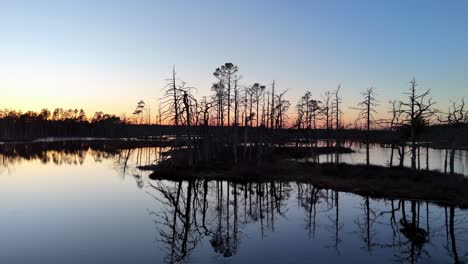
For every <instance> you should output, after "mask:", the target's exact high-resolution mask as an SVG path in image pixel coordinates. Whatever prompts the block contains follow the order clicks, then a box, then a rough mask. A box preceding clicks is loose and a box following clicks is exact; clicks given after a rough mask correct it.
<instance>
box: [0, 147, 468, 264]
mask: <svg viewBox="0 0 468 264" xmlns="http://www.w3.org/2000/svg"><path fill="white" fill-rule="evenodd" d="M164 151H166V149H162V148H157V147H155V148H152V147H151V148H134V149H117V150H115V149H114V150H108V149H103V148H99V147H94V146H87V145H83V146H81V147H77V148H74V149H73V148H70V149H66V150H63V149H58V148H56V149H52V150H44V149H42V150H41V149H38V150H36V149H34V148H31V147H30V148H27V149H19V150H10V151H4V152H3V154H2V162H3V163H2V164H3V165H8V166H17V167H26V166H28V164H29V162H31V161H33V160H39V161H41V163H42V164H44V165H43V168H44V170H45V172H47V168H50V167H48V166H50V165H52V164H56V165H61V168H65V169H67V170H66V172H69V173H70V174H71V173H72V172H73V170H75V169H74V167H75V166H81V167H86V168H89V169H90V170H94V169H96V168H98V167H99V168H102V167H105V168H107V169H106V170H105V172H106V173H107V174H111V175H112V176H113V177H122V178H125V179H130V183H131V185H129V186H128V188H130V189H132V190H138V193H139V194H141V198H138V199H136V198H135V197H134V196H131V197H130V198H126V199H127V202H128V204H127V203H122V202H121V203H119V204H118V205H116V206H117V207H118V208H117V209H116V211H118V213H115V214H116V215H113V216H112V219H118V218H119V217H120V218H126V217H127V218H128V216H126V215H128V212H129V211H130V209H132V208H135V207H136V208H138V207H141V208H143V210H144V214H142V215H138V214H134V215H132V216H130V218H132V217H134V218H136V219H135V220H133V221H128V222H125V223H124V224H121V225H120V226H116V227H115V228H114V229H113V232H115V233H119V232H123V231H122V230H133V232H135V233H139V234H150V235H151V236H153V234H154V238H155V239H156V243H155V244H151V243H150V242H148V241H145V240H143V239H142V238H141V241H139V240H138V239H137V238H133V240H132V243H134V244H136V245H138V246H142V245H143V244H150V245H149V247H148V248H145V251H142V252H141V253H140V254H142V255H143V256H146V257H143V259H144V260H145V261H146V262H160V261H164V262H166V263H182V262H189V263H191V262H193V263H213V262H219V261H222V260H225V259H227V260H229V261H230V262H233V263H245V262H257V263H281V262H286V261H290V262H294V263H305V262H309V261H310V260H311V259H315V260H317V261H318V262H328V263H343V262H350V261H353V262H354V261H356V262H377V261H378V262H382V263H395V262H401V263H426V262H442V263H450V262H451V263H463V262H464V261H465V262H466V261H467V260H468V250H467V248H468V240H466V235H467V232H468V222H467V221H466V220H467V216H468V212H467V211H466V210H461V209H458V208H455V207H451V206H445V207H443V206H442V207H441V206H438V205H435V204H432V203H429V202H425V201H405V200H381V199H373V198H371V197H363V196H358V195H353V194H349V193H341V192H337V191H333V190H327V189H321V188H319V187H317V186H314V185H311V184H306V183H295V182H290V183H285V182H275V181H270V182H228V181H208V180H203V179H201V180H196V179H192V180H189V181H161V180H151V179H149V177H148V174H149V173H148V172H144V171H141V170H139V169H138V166H140V165H146V164H151V163H154V162H158V160H160V159H162V158H164V155H163V152H164ZM435 153H436V152H435ZM441 153H444V152H443V151H441ZM344 157H345V156H342V159H345V158H344ZM12 176H20V175H15V173H14V172H13V173H12ZM8 178H9V179H11V178H12V177H8ZM2 179H3V178H2ZM83 180H85V179H83ZM42 184H44V185H47V184H52V183H50V182H48V181H44V182H42ZM121 184H123V182H122V183H121ZM44 188H45V186H44ZM85 188H90V187H85ZM121 188H122V187H121V186H118V185H117V184H108V185H106V186H105V190H107V191H110V192H111V193H112V197H114V198H115V199H118V198H120V197H121V196H122V195H124V194H123V193H122V190H121ZM69 191H73V190H69ZM87 191H90V190H86V189H80V188H77V190H76V193H77V194H82V193H86V192H87ZM12 195H15V196H17V195H19V196H21V194H18V193H13V194H12ZM2 197H3V196H2ZM5 198H10V199H14V197H7V196H5V197H3V200H5ZM132 199H133V200H132ZM54 202H55V201H50V203H51V204H53V203H54ZM63 202H64V203H66V202H67V201H63ZM75 203H76V201H75ZM83 206H84V207H86V208H89V210H92V211H93V212H98V211H99V208H98V207H95V206H96V205H93V204H90V203H87V204H84V205H83ZM46 208H47V207H46ZM44 212H46V210H44ZM47 212H48V214H56V215H55V218H56V219H60V218H61V217H62V215H61V214H60V211H50V210H49V211H47ZM89 217H91V218H92V217H93V215H90V216H89ZM94 217H96V219H95V221H96V225H97V226H98V228H102V227H104V225H108V224H109V223H102V222H99V218H98V215H96V216H94ZM3 218H4V217H3ZM140 218H141V219H140ZM112 219H111V221H112V225H115V224H116V223H115V221H113V220H112ZM137 220H138V221H137ZM146 220H148V221H152V223H151V225H149V226H146V225H141V224H140V225H138V224H135V222H138V223H140V222H144V221H146ZM63 221H65V220H63ZM47 224H48V223H46V222H45V223H42V225H47ZM10 225H13V226H15V222H12V223H10ZM51 225H53V223H51ZM100 225H102V226H100ZM0 229H1V228H0ZM15 230H18V231H17V233H16V234H15V235H18V233H20V234H19V235H20V236H25V237H28V235H27V234H25V232H26V231H22V229H21V228H19V227H18V228H16V229H15ZM70 232H71V231H70ZM2 233H3V232H2ZM58 236H62V234H54V233H52V234H51V237H42V238H41V243H45V244H47V243H49V239H54V238H55V239H56V237H58ZM63 237H64V239H66V238H68V237H69V236H67V235H66V234H64V235H63ZM5 239H8V236H6V237H5ZM29 239H30V240H33V239H34V238H33V237H30V238H29ZM94 239H96V241H97V244H96V249H95V250H96V251H93V249H92V248H89V247H87V248H86V250H87V252H88V254H89V255H90V256H93V255H94V254H99V252H97V251H98V250H100V245H104V244H106V245H109V244H111V245H112V244H114V243H116V245H118V241H116V240H115V239H113V238H112V237H111V236H109V237H105V236H103V237H99V238H94ZM5 243H6V242H5ZM10 249H11V250H13V251H14V252H15V251H19V249H16V250H15V248H10ZM21 250H25V252H26V253H25V254H28V253H29V252H31V251H32V250H33V249H32V248H28V247H26V249H23V247H21ZM49 254H52V253H49ZM114 254H115V256H113V258H112V259H106V260H113V261H115V260H118V258H119V256H120V257H122V256H124V255H126V254H127V252H126V250H125V248H123V249H122V250H121V252H114ZM0 255H1V254H0ZM140 257H141V256H140ZM0 260H2V258H1V257H0ZM3 260H4V259H3ZM50 260H51V261H48V262H54V259H50ZM45 261H46V262H47V259H45ZM72 262H73V261H72ZM75 262H77V263H78V262H80V259H76V260H75ZM81 262H82V261H81ZM116 262H118V261H116ZM10 263H11V261H10Z"/></svg>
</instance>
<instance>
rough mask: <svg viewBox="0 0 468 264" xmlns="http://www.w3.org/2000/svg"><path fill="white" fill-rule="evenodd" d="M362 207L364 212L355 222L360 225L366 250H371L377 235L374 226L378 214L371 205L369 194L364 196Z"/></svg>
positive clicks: (359, 228)
mask: <svg viewBox="0 0 468 264" xmlns="http://www.w3.org/2000/svg"><path fill="white" fill-rule="evenodd" d="M361 208H362V211H363V214H362V216H361V217H358V218H357V219H356V220H355V223H356V225H357V227H358V230H359V231H358V232H359V233H360V235H361V239H362V241H364V243H365V248H366V250H367V251H369V252H370V251H372V247H373V246H374V243H373V239H374V237H375V236H376V231H375V230H374V229H373V228H372V226H373V224H374V222H375V221H376V214H375V212H374V211H373V210H372V209H371V207H370V199H369V196H366V197H364V201H363V203H362V204H361Z"/></svg>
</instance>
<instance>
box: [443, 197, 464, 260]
mask: <svg viewBox="0 0 468 264" xmlns="http://www.w3.org/2000/svg"><path fill="white" fill-rule="evenodd" d="M447 211H448V212H447ZM456 218H457V215H456V212H455V207H454V206H450V208H449V210H447V207H445V227H446V235H447V245H446V246H445V248H446V249H447V252H448V254H449V255H450V256H451V257H452V258H453V263H456V264H458V263H465V262H466V261H467V259H468V251H467V252H466V253H465V254H463V253H462V254H460V252H459V248H458V247H457V241H458V242H464V243H466V242H468V240H466V239H460V237H463V238H465V237H466V234H467V233H468V229H467V228H464V227H460V226H459V225H460V224H463V223H466V219H465V218H464V217H463V218H460V217H459V216H458V218H457V220H456Z"/></svg>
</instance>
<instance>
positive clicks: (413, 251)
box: [395, 201, 430, 263]
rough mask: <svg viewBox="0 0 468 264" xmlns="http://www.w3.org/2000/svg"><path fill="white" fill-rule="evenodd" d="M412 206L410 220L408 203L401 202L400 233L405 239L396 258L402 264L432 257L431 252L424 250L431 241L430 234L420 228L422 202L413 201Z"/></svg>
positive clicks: (401, 242) (400, 244)
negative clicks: (407, 209) (407, 210)
mask: <svg viewBox="0 0 468 264" xmlns="http://www.w3.org/2000/svg"><path fill="white" fill-rule="evenodd" d="M410 204H411V209H410V213H411V215H410V219H408V218H409V217H407V212H406V202H405V201H402V202H401V215H402V216H401V217H402V218H401V219H400V232H401V234H403V236H404V238H405V239H402V240H401V241H400V242H399V244H398V248H399V253H398V254H396V255H395V257H396V259H397V260H398V261H400V262H409V263H415V262H418V261H419V260H421V258H422V257H426V258H429V257H430V255H429V252H428V251H427V250H425V249H424V245H425V244H426V243H427V242H428V241H429V234H428V232H427V231H426V230H425V229H423V228H422V227H421V226H420V202H417V201H411V202H410ZM426 221H427V220H426Z"/></svg>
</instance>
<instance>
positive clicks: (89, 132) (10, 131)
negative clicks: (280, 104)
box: [0, 108, 468, 146]
mask: <svg viewBox="0 0 468 264" xmlns="http://www.w3.org/2000/svg"><path fill="white" fill-rule="evenodd" d="M193 128H194V129H192V131H193V132H192V133H194V134H197V131H201V129H209V130H210V131H211V132H212V133H213V134H216V135H223V134H224V135H226V136H229V135H230V133H232V128H230V127H226V126H224V127H223V126H206V127H205V126H203V125H201V126H194V127H193ZM186 129H187V127H184V126H175V125H147V124H133V123H129V122H127V121H126V120H123V119H121V118H120V117H117V116H114V115H109V114H104V113H102V112H96V113H95V114H94V116H93V117H92V118H87V117H86V115H85V114H84V111H83V110H79V111H78V110H71V109H70V110H61V109H60V108H58V109H56V110H55V111H53V112H52V114H51V112H50V111H48V110H46V109H44V110H42V111H40V112H39V113H37V112H32V111H28V112H25V113H21V112H16V111H2V112H0V139H1V140H5V141H14V140H31V139H37V138H46V137H105V138H126V137H127V138H128V137H157V136H163V135H176V134H180V133H184V131H186ZM256 129H259V130H260V129H264V128H263V127H259V128H256V127H249V130H251V131H252V132H253V131H255V130H256ZM461 129H462V130H464V131H466V132H465V133H462V134H468V126H466V127H464V128H461ZM450 130H451V127H450V126H449V125H433V126H430V127H428V128H426V129H425V130H424V132H423V133H422V135H421V136H420V138H421V140H422V141H425V140H427V141H429V140H430V141H432V142H436V143H437V142H439V143H444V142H447V141H449V140H450V135H452V133H451V131H450ZM298 132H299V133H298ZM238 133H239V135H243V133H244V131H243V127H242V126H241V127H239V128H238ZM274 133H275V134H276V135H277V137H278V138H279V139H280V140H281V141H290V142H293V141H295V140H296V139H297V138H298V137H299V138H307V136H308V133H310V131H309V130H307V129H299V131H298V129H297V128H283V129H276V130H275V132H274ZM313 133H314V134H315V136H314V138H319V139H334V138H336V133H337V131H335V130H331V129H326V128H324V129H315V130H313ZM405 133H406V132H405V131H404V129H401V128H400V129H393V130H390V129H381V130H372V131H371V133H370V141H372V142H376V143H392V142H397V141H398V140H401V136H402V134H405ZM339 134H340V138H341V139H342V140H364V139H365V138H366V131H365V130H362V129H344V128H343V129H341V130H340V131H339ZM460 143H461V144H463V145H465V146H466V145H468V137H466V138H464V142H460Z"/></svg>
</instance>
